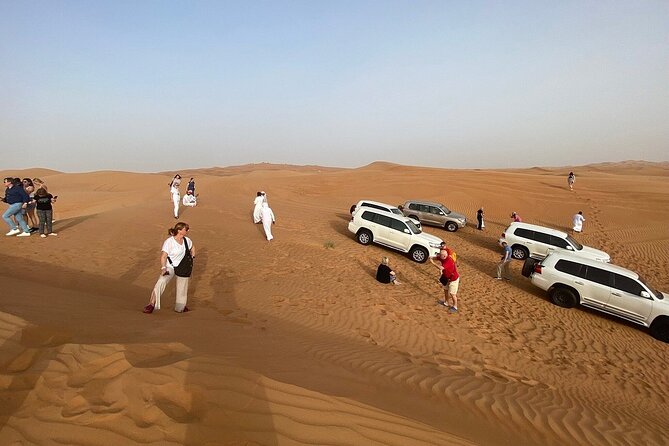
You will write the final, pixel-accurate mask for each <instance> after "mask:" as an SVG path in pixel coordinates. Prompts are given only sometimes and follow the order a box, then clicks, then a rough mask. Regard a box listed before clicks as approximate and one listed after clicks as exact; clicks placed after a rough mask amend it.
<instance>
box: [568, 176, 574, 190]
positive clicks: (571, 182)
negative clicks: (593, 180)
mask: <svg viewBox="0 0 669 446" xmlns="http://www.w3.org/2000/svg"><path fill="white" fill-rule="evenodd" d="M575 182H576V175H574V172H569V175H567V186H569V190H574V183H575Z"/></svg>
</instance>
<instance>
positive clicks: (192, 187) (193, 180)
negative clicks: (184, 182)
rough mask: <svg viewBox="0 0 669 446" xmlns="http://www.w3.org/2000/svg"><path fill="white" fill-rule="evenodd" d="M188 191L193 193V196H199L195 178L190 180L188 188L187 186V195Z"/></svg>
mask: <svg viewBox="0 0 669 446" xmlns="http://www.w3.org/2000/svg"><path fill="white" fill-rule="evenodd" d="M188 191H191V192H192V193H193V196H197V195H195V179H194V178H191V179H190V180H188V186H186V193H188Z"/></svg>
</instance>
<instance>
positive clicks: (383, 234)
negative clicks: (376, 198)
mask: <svg viewBox="0 0 669 446" xmlns="http://www.w3.org/2000/svg"><path fill="white" fill-rule="evenodd" d="M392 220H393V219H392V218H390V217H388V216H387V215H381V214H377V213H374V223H376V231H375V232H374V241H375V242H378V243H383V244H386V245H390V246H393V245H392V242H391V239H390V222H391V221H392Z"/></svg>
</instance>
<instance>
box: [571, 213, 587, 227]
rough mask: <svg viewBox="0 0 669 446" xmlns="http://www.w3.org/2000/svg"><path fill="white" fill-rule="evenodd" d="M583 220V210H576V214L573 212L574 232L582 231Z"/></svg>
mask: <svg viewBox="0 0 669 446" xmlns="http://www.w3.org/2000/svg"><path fill="white" fill-rule="evenodd" d="M584 221H585V217H583V211H578V213H577V214H574V216H573V217H572V230H573V231H574V232H581V231H583V222H584Z"/></svg>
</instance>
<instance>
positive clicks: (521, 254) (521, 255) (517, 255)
mask: <svg viewBox="0 0 669 446" xmlns="http://www.w3.org/2000/svg"><path fill="white" fill-rule="evenodd" d="M529 256H530V252H529V251H528V250H527V248H525V247H524V246H520V245H513V247H512V248H511V257H513V258H514V259H517V260H525V259H526V258H528V257H529Z"/></svg>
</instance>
